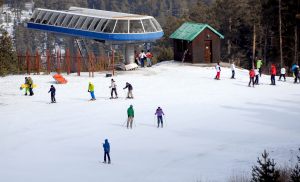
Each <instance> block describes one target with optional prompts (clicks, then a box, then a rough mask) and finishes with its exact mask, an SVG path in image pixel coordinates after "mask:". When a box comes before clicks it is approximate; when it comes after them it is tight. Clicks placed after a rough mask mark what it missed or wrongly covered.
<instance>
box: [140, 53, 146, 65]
mask: <svg viewBox="0 0 300 182" xmlns="http://www.w3.org/2000/svg"><path fill="white" fill-rule="evenodd" d="M139 58H140V61H141V67H144V64H145V59H146V54H145V52H144V50H142V51H141V53H140V54H139Z"/></svg>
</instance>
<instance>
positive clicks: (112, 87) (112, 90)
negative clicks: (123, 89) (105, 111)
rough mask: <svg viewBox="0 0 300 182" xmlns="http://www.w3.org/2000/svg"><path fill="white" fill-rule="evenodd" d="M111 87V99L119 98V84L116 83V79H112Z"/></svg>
mask: <svg viewBox="0 0 300 182" xmlns="http://www.w3.org/2000/svg"><path fill="white" fill-rule="evenodd" d="M109 88H111V92H110V99H113V98H118V93H117V85H116V82H115V80H114V79H111V85H110V87H109ZM114 93H115V95H116V97H114Z"/></svg>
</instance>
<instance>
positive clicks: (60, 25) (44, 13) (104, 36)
mask: <svg viewBox="0 0 300 182" xmlns="http://www.w3.org/2000/svg"><path fill="white" fill-rule="evenodd" d="M27 27H28V28H31V29H39V30H45V31H51V32H55V33H63V34H68V35H72V36H79V37H86V38H91V39H96V40H104V41H123V42H132V41H150V40H155V39H159V38H161V37H162V36H163V30H162V28H161V26H160V25H159V23H158V22H157V21H156V19H155V18H153V17H152V16H145V15H137V14H128V13H120V12H112V11H103V10H95V9H86V8H79V7H71V8H70V9H69V10H67V11H56V10H49V9H40V8H37V9H35V10H34V12H33V15H32V17H31V19H30V20H29V22H28V23H27Z"/></svg>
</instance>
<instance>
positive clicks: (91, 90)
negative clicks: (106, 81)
mask: <svg viewBox="0 0 300 182" xmlns="http://www.w3.org/2000/svg"><path fill="white" fill-rule="evenodd" d="M94 89H95V88H94V85H93V84H92V82H89V88H88V92H90V94H91V97H92V98H91V100H96V98H95V93H94Z"/></svg>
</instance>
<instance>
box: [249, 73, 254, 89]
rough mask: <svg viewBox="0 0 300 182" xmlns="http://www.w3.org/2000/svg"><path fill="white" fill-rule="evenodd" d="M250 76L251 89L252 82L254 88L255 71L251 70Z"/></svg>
mask: <svg viewBox="0 0 300 182" xmlns="http://www.w3.org/2000/svg"><path fill="white" fill-rule="evenodd" d="M249 76H250V81H249V84H248V87H250V85H251V82H252V86H253V87H254V76H255V72H254V69H250V70H249Z"/></svg>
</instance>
